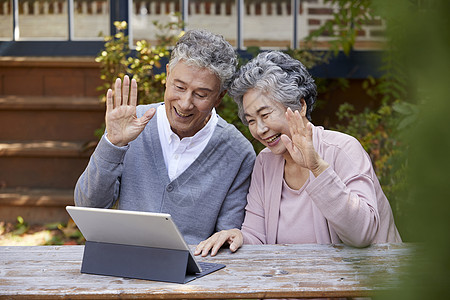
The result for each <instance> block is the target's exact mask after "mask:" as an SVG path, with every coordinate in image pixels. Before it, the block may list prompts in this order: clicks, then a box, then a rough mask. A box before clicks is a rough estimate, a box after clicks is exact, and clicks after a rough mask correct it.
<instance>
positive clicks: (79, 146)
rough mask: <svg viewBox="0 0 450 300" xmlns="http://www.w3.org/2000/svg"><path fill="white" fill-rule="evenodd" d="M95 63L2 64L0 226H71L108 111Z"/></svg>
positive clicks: (13, 59)
mask: <svg viewBox="0 0 450 300" xmlns="http://www.w3.org/2000/svg"><path fill="white" fill-rule="evenodd" d="M100 84H101V81H100V69H99V65H98V64H97V63H95V61H94V58H93V57H90V58H75V57H71V58H67V57H61V58H55V57H47V58H17V57H0V221H4V222H15V221H16V218H17V216H21V217H23V218H24V220H25V222H28V223H31V224H32V223H41V224H44V223H50V222H65V221H67V220H68V215H67V213H66V211H65V206H66V205H73V188H74V186H75V183H76V181H77V179H78V177H79V176H80V174H81V173H82V172H83V170H84V168H85V167H86V164H87V162H88V160H89V157H90V155H91V153H92V151H93V149H94V148H95V146H96V143H97V137H96V136H95V135H94V132H95V130H96V129H99V128H100V127H101V125H102V123H103V122H104V114H105V105H104V104H103V103H101V102H100V100H99V94H98V92H97V91H96V87H97V86H99V85H100Z"/></svg>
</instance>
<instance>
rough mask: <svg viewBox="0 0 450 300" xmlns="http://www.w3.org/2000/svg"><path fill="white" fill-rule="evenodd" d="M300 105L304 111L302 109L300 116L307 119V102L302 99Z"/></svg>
mask: <svg viewBox="0 0 450 300" xmlns="http://www.w3.org/2000/svg"><path fill="white" fill-rule="evenodd" d="M300 103H301V104H302V109H301V111H300V115H301V116H302V117H306V101H305V99H303V98H302V99H300Z"/></svg>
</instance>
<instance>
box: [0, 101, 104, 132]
mask: <svg viewBox="0 0 450 300" xmlns="http://www.w3.org/2000/svg"><path fill="white" fill-rule="evenodd" d="M104 118H105V104H104V103H102V102H101V101H100V100H99V99H98V98H96V97H62V96H61V97H33V96H0V128H2V130H0V140H59V141H80V140H81V141H91V140H95V139H96V136H95V131H96V130H97V129H99V128H101V127H102V124H103V123H104Z"/></svg>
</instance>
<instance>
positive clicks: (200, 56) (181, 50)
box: [169, 30, 237, 92]
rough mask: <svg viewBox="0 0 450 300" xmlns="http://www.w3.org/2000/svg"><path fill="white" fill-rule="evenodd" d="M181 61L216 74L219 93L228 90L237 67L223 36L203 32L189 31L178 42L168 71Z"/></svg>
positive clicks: (232, 50) (235, 58)
mask: <svg viewBox="0 0 450 300" xmlns="http://www.w3.org/2000/svg"><path fill="white" fill-rule="evenodd" d="M181 60H182V61H183V62H184V63H186V64H188V65H195V66H198V67H201V68H207V69H209V70H210V71H212V72H213V73H214V74H216V76H217V77H218V78H219V80H220V82H221V86H220V87H221V89H220V91H221V92H222V91H223V90H227V89H228V88H229V85H230V83H231V80H232V78H233V75H234V73H235V72H236V66H237V56H236V52H235V51H234V49H233V47H232V46H231V45H230V43H228V42H227V41H226V40H225V39H224V38H223V36H221V35H216V34H213V33H210V32H208V31H205V30H189V31H187V32H186V33H185V34H184V35H183V36H182V37H181V38H180V39H179V40H178V42H177V44H176V45H175V48H174V49H173V51H172V54H171V56H170V61H169V70H172V69H173V68H174V67H175V65H176V64H177V63H178V62H179V61H181Z"/></svg>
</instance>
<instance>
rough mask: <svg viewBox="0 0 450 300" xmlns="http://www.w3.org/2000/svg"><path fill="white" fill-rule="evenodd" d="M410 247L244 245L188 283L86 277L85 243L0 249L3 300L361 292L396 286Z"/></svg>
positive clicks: (226, 252)
mask: <svg viewBox="0 0 450 300" xmlns="http://www.w3.org/2000/svg"><path fill="white" fill-rule="evenodd" d="M412 248H413V247H412V245H408V244H379V245H373V246H371V247H368V248H364V249H357V248H352V247H348V246H344V245H261V246H252V245H244V246H243V247H242V248H241V249H239V250H238V251H237V252H236V253H231V252H230V251H229V250H227V249H224V250H221V252H220V253H219V254H218V255H217V256H216V257H213V258H211V257H207V258H202V259H201V260H204V261H211V262H219V263H223V264H226V268H224V269H222V270H219V271H217V272H215V273H212V274H209V275H207V276H205V277H202V278H199V279H196V280H194V281H191V282H189V283H187V284H174V283H165V282H156V281H146V280H138V279H127V278H121V277H110V276H100V275H89V274H81V273H80V266H81V260H82V256H83V249H84V246H3V247H0V298H6V299H9V298H14V299H16V298H33V299H36V298H40V299H55V298H71V299H80V298H84V299H111V298H121V299H126V298H146V299H176V298H197V299H200V298H202V299H204V298H215V299H218V298H289V297H297V298H302V297H364V296H370V295H373V294H374V293H375V292H383V291H387V290H390V289H392V288H394V287H397V286H398V284H399V280H400V278H401V275H402V272H404V268H405V267H406V266H407V265H408V264H409V263H410V262H411V261H412V259H413V251H412Z"/></svg>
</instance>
